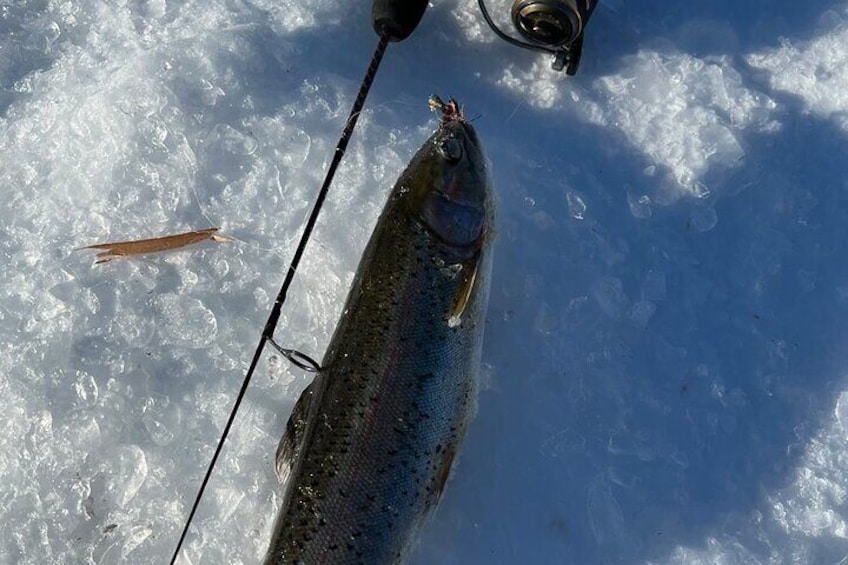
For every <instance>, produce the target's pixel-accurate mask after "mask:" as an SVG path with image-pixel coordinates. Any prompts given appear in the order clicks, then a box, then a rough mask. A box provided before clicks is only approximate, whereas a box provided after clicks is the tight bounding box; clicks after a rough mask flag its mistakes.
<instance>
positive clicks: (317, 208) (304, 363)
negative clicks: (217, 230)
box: [171, 10, 423, 565]
mask: <svg viewBox="0 0 848 565" xmlns="http://www.w3.org/2000/svg"><path fill="white" fill-rule="evenodd" d="M422 13H423V10H422ZM416 23H417V22H416ZM391 39H392V38H391V37H390V35H389V34H388V33H381V34H380V41H379V42H378V43H377V48H376V49H375V50H374V54H373V55H372V56H371V62H370V64H369V65H368V70H367V71H366V72H365V77H364V78H363V79H362V84H361V85H360V87H359V93H358V94H357V95H356V100H355V101H354V103H353V107H352V108H351V110H350V115H349V116H348V118H347V122H346V123H345V126H344V129H342V133H341V136H340V137H339V142H338V144H337V145H336V151H335V154H334V155H333V160H332V161H331V163H330V167H329V168H328V169H327V174H326V176H325V177H324V184H323V185H322V186H321V190H320V191H319V192H318V197H317V198H316V200H315V204H314V205H313V207H312V211H311V212H310V214H309V218H308V219H307V221H306V226H305V227H304V229H303V234H302V235H301V236H300V242H299V243H298V245H297V249H296V250H295V252H294V256H293V257H292V260H291V264H289V268H288V271H287V272H286V278H285V280H284V281H283V285H282V286H281V287H280V292H279V293H278V294H277V299H276V300H275V301H274V307H273V308H272V309H271V314H270V315H269V316H268V321H267V322H265V327H264V329H263V330H262V336H261V338H260V339H259V345H257V346H256V351H255V352H254V354H253V360H252V361H251V362H250V367H249V368H248V369H247V373H246V374H245V376H244V380H243V381H242V384H241V388H240V389H239V392H238V396H236V401H235V404H233V408H232V410H231V411H230V415H229V417H228V418H227V424H226V425H225V426H224V431H223V432H222V433H221V438H220V439H219V440H218V445H217V447H216V448H215V453H214V455H213V456H212V461H211V462H210V463H209V467H208V468H207V469H206V474H205V475H204V477H203V481H202V482H201V483H200V490H198V492H197V496H196V498H195V500H194V504H193V505H192V507H191V512H189V515H188V519H187V520H186V523H185V526H184V527H183V531H182V534H180V539H179V541H178V542H177V548H176V549H175V550H174V555H173V556H172V557H171V565H174V563H175V562H176V561H177V556H178V555H179V553H180V549H182V546H183V542H184V541H185V538H186V535H187V534H188V530H189V527H191V521H192V520H193V519H194V515H195V513H196V512H197V508H198V506H199V505H200V500H201V498H203V492H204V491H205V490H206V485H207V484H208V483H209V478H210V477H211V476H212V470H213V469H214V468H215V464H216V463H217V461H218V456H219V455H220V454H221V450H222V448H223V446H224V442H225V441H226V439H227V436H228V435H229V433H230V428H231V427H232V425H233V421H235V417H236V413H237V412H238V409H239V406H241V402H242V400H243V399H244V395H245V392H246V391H247V386H248V384H249V383H250V379H251V378H252V377H253V373H254V372H255V371H256V366H257V365H258V364H259V359H260V358H261V357H262V351H263V349H264V347H265V343H270V344H271V345H272V346H273V347H274V348H275V349H276V350H277V351H279V352H280V353H281V354H282V355H284V356H285V357H286V358H287V359H288V360H289V361H291V362H292V363H294V364H295V365H296V366H298V367H300V368H301V369H305V370H308V371H317V370H319V369H320V366H319V364H318V363H317V362H315V360H314V359H312V358H311V357H309V356H308V355H305V354H303V353H300V352H299V351H294V350H291V349H285V348H283V347H281V346H280V345H278V344H277V342H275V341H274V329H275V328H276V327H277V322H278V321H279V319H280V312H281V311H282V307H283V303H284V302H285V301H286V295H287V294H288V290H289V287H290V286H291V283H292V280H293V279H294V275H295V272H296V271H297V267H298V265H299V264H300V260H301V258H302V257H303V252H304V251H305V250H306V244H307V243H308V242H309V238H310V236H311V235H312V230H313V228H314V227H315V222H316V221H317V220H318V214H319V213H320V212H321V207H322V206H323V205H324V200H325V199H326V198H327V193H328V192H329V190H330V184H331V183H332V182H333V177H334V176H335V174H336V169H337V168H338V166H339V164H340V163H341V160H342V157H343V156H344V153H345V150H346V149H347V146H348V143H350V138H351V136H352V135H353V129H354V128H355V127H356V122H357V120H358V119H359V114H360V113H361V112H362V108H363V106H364V105H365V99H366V97H367V96H368V91H369V90H370V89H371V84H372V83H373V82H374V78H375V76H376V74H377V69H378V68H379V67H380V63H381V62H382V60H383V55H384V54H385V52H386V47H387V46H388V44H389V41H390V40H391Z"/></svg>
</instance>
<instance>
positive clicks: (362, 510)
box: [265, 97, 494, 565]
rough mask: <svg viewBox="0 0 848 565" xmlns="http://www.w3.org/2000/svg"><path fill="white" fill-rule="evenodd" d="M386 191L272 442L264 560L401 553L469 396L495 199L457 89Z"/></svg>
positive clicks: (351, 559)
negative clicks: (334, 318)
mask: <svg viewBox="0 0 848 565" xmlns="http://www.w3.org/2000/svg"><path fill="white" fill-rule="evenodd" d="M430 104H431V106H433V107H434V108H436V109H440V110H441V111H442V117H441V121H440V124H439V127H438V130H437V131H436V132H435V133H434V134H433V135H432V136H431V137H430V138H429V139H428V140H427V141H426V142H425V143H424V145H423V146H422V147H421V149H419V151H418V153H417V154H416V155H415V157H413V159H412V162H411V163H410V164H409V166H408V167H407V168H406V170H405V171H404V172H403V174H402V175H401V177H400V179H399V180H398V181H397V184H396V185H395V187H394V189H393V190H392V192H391V194H390V196H389V199H388V202H387V203H386V205H385V208H384V209H383V212H382V214H381V215H380V218H379V220H378V222H377V226H376V228H375V230H374V233H373V234H372V236H371V239H370V241H369V242H368V245H367V247H366V248H365V251H364V253H363V256H362V260H361V261H360V263H359V268H358V270H357V272H356V277H355V279H354V282H353V285H352V287H351V290H350V294H349V295H348V298H347V302H346V304H345V307H344V311H343V313H342V317H341V320H340V321H339V324H338V326H337V328H336V331H335V333H334V334H333V338H332V340H331V342H330V345H329V347H328V349H327V353H326V355H325V356H324V360H323V363H322V369H321V371H320V372H319V373H318V376H317V377H316V379H315V380H314V381H313V382H312V383H311V384H310V385H309V387H307V388H306V390H305V391H304V392H303V394H302V396H301V397H300V399H299V400H298V401H297V403H296V404H295V407H294V410H293V412H292V415H291V417H290V419H289V422H288V424H287V426H286V431H285V435H284V436H283V438H282V440H281V441H280V447H279V448H278V450H277V460H276V463H277V472H278V476H279V477H280V480H281V482H286V484H287V489H286V493H285V498H284V500H283V505H282V508H281V510H280V514H279V516H278V518H277V521H276V524H275V526H274V530H273V534H272V537H271V545H270V548H269V550H268V555H267V557H266V560H265V563H266V564H275V565H279V564H286V565H288V564H302V565H319V564H333V565H339V564H347V563H363V564H367V565H381V564H389V563H402V562H403V561H404V560H405V558H406V557H407V554H408V552H409V550H410V548H411V546H412V544H413V542H414V539H415V533H416V531H417V529H418V528H419V526H420V525H421V523H422V522H423V520H424V518H425V517H426V516H427V515H428V514H429V513H430V511H431V510H433V509H434V508H435V506H436V504H437V503H438V501H439V497H440V495H441V493H442V490H443V489H444V486H445V482H446V481H447V478H448V474H449V472H450V469H451V463H452V462H453V460H454V457H455V456H456V453H457V450H458V449H459V445H460V443H461V442H462V439H463V436H464V435H465V430H466V428H467V427H468V423H469V421H470V420H471V418H472V416H473V414H474V411H475V403H476V379H477V374H478V368H479V363H480V349H481V345H482V339H483V325H484V321H485V314H486V304H487V301H488V284H489V277H490V272H491V251H492V249H491V240H492V236H493V219H494V202H493V195H492V188H491V182H490V180H489V174H488V170H487V164H486V159H485V157H484V155H483V150H482V147H481V146H480V141H479V140H478V138H477V134H476V132H475V131H474V128H472V127H471V125H470V124H469V123H468V122H467V121H466V120H465V119H464V117H463V116H462V113H461V111H460V109H459V107H458V105H457V104H456V102H455V101H453V100H451V101H449V102H448V103H442V101H441V100H439V99H438V98H437V97H433V98H431V100H430Z"/></svg>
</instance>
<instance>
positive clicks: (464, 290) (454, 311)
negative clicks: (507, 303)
mask: <svg viewBox="0 0 848 565" xmlns="http://www.w3.org/2000/svg"><path fill="white" fill-rule="evenodd" d="M480 258H481V254H480V252H479V251H478V252H477V253H475V254H474V257H472V258H471V259H469V260H468V261H466V262H465V263H463V264H462V271H461V277H462V282H461V283H460V285H459V289H458V290H457V294H456V302H454V304H453V308H451V311H450V312H448V326H450V327H452V328H455V327H456V326H458V325H459V324H461V323H462V315H463V314H464V313H465V309H466V308H467V307H468V304H469V303H470V302H471V296H472V295H473V294H474V286H475V285H474V283H475V282H476V281H477V269H478V268H479V266H480Z"/></svg>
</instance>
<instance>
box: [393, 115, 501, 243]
mask: <svg viewBox="0 0 848 565" xmlns="http://www.w3.org/2000/svg"><path fill="white" fill-rule="evenodd" d="M419 158H420V159H419V161H418V163H417V164H414V165H413V167H411V169H412V170H411V171H409V173H410V174H409V176H408V178H409V180H410V182H409V186H408V187H409V188H410V189H411V196H412V198H411V205H412V209H413V214H414V215H415V216H416V217H417V219H418V220H419V221H420V222H421V223H422V224H423V225H424V226H425V227H426V228H427V230H428V231H429V232H430V233H432V234H433V235H435V236H436V237H438V238H439V239H440V240H441V241H443V242H444V243H446V244H448V245H450V246H456V247H465V246H469V245H474V244H479V243H480V242H481V241H482V239H483V237H484V235H485V233H486V230H487V228H488V223H489V221H490V217H491V208H492V191H491V182H490V180H489V173H488V167H487V162H486V157H485V155H484V153H483V148H482V146H481V144H480V140H479V139H478V137H477V132H476V131H474V128H473V127H472V126H471V124H469V123H468V122H467V121H465V120H464V119H461V118H458V119H452V120H443V121H442V123H441V124H440V125H439V129H438V130H436V132H435V133H434V134H433V135H432V136H431V137H430V139H429V140H428V142H427V143H426V144H425V145H424V147H423V148H422V150H421V152H420V153H419Z"/></svg>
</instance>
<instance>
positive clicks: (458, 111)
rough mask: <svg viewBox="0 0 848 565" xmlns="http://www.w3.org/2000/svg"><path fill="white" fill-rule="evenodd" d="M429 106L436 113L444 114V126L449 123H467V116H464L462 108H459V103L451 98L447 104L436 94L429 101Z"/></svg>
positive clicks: (442, 121)
mask: <svg viewBox="0 0 848 565" xmlns="http://www.w3.org/2000/svg"><path fill="white" fill-rule="evenodd" d="M427 105H428V106H429V107H430V109H431V110H433V111H434V112H436V111H441V112H442V120H441V123H442V124H446V123H449V122H461V123H464V122H465V116H464V115H463V114H462V108H461V107H460V106H459V102H457V101H456V100H454V99H453V98H449V99H448V101H447V102H443V101H442V99H441V98H439V97H438V96H437V95H436V94H431V95H430V98H428V99H427Z"/></svg>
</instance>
